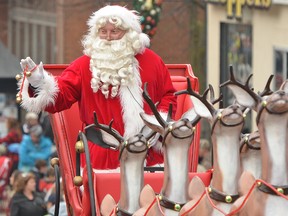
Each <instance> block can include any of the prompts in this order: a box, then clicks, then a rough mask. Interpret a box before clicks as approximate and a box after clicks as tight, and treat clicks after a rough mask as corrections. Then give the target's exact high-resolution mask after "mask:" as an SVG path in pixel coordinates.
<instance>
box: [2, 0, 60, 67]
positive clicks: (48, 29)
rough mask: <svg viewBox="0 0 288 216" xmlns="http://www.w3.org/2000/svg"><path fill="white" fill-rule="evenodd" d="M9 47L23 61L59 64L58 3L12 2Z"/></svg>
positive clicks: (28, 0) (10, 7)
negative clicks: (57, 36)
mask: <svg viewBox="0 0 288 216" xmlns="http://www.w3.org/2000/svg"><path fill="white" fill-rule="evenodd" d="M8 47H9V49H10V50H11V51H12V53H13V54H14V55H15V56H16V57H18V58H19V59H22V58H25V57H27V56H30V57H31V58H32V59H33V60H34V61H35V62H40V61H43V62H45V63H55V62H56V52H57V50H56V5H55V1H39V0H21V1H19V0H12V1H9V18H8Z"/></svg>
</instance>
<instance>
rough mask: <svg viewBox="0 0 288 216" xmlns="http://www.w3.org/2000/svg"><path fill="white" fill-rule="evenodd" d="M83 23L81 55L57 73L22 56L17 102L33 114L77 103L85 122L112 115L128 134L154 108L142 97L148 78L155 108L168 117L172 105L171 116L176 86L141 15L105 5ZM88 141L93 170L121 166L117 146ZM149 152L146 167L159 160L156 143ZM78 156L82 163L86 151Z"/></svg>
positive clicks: (106, 121) (135, 130) (105, 119)
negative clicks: (152, 47) (154, 48)
mask: <svg viewBox="0 0 288 216" xmlns="http://www.w3.org/2000/svg"><path fill="white" fill-rule="evenodd" d="M87 23H88V26H89V30H88V33H87V34H86V35H85V36H84V38H83V40H82V45H83V47H84V50H83V53H84V55H83V56H81V57H79V58H77V59H76V60H75V61H73V62H72V63H71V64H70V65H69V66H68V67H67V68H66V69H65V70H64V71H63V72H62V73H61V75H60V76H57V77H55V76H52V75H50V74H49V73H48V72H47V71H45V70H44V68H43V64H42V62H41V63H40V64H39V65H36V64H35V62H34V61H33V60H32V59H31V58H30V57H27V58H25V59H22V60H21V62H20V65H21V68H22V70H23V74H26V71H27V72H28V71H29V72H31V74H30V73H29V76H23V77H22V79H21V80H19V83H18V85H19V89H20V87H21V86H22V87H23V88H21V92H19V93H20V95H21V106H22V107H23V108H24V109H26V110H29V111H33V112H36V113H39V112H41V111H43V110H45V111H47V112H50V113H55V112H60V111H62V110H65V109H69V108H70V107H71V106H72V104H74V103H75V102H78V106H79V112H80V113H79V114H80V119H81V120H82V122H83V125H84V126H85V125H89V124H92V123H94V116H93V113H94V112H96V114H97V117H98V121H99V123H101V124H106V125H109V123H110V121H111V120H114V123H113V128H114V129H116V130H117V131H118V132H119V133H120V134H121V135H123V136H124V138H128V137H131V136H133V135H135V134H137V133H139V132H140V130H141V128H142V127H143V126H144V122H143V120H142V119H141V117H140V115H139V113H142V112H146V113H148V114H151V113H152V112H151V110H150V108H149V106H148V104H147V103H146V102H144V99H143V97H142V93H143V88H144V84H145V83H147V84H148V85H147V91H148V93H149V95H150V97H151V99H152V100H153V102H154V103H158V105H157V109H158V111H159V112H160V113H161V115H162V116H163V117H164V118H166V116H167V113H168V110H169V105H170V104H172V107H173V112H172V113H173V114H172V118H173V117H174V114H175V111H176V106H177V104H176V96H175V95H174V93H175V89H174V87H173V85H172V82H171V78H170V74H169V72H168V69H167V67H166V65H165V64H164V62H163V60H162V59H161V57H160V56H158V55H157V54H156V53H155V52H153V51H152V50H150V49H149V48H148V46H149V44H150V39H149V37H148V36H147V35H146V34H144V33H142V30H141V24H140V16H139V15H138V14H137V13H136V12H135V11H131V10H129V9H127V8H126V7H121V6H118V5H108V6H105V7H103V8H101V9H99V10H98V11H96V12H94V13H93V14H92V15H91V16H90V18H89V20H88V22H87ZM23 82H24V83H23ZM22 83H23V85H22ZM155 140H157V139H155ZM96 144H97V143H96ZM88 145H89V150H90V157H91V163H92V167H93V168H94V169H102V170H103V169H116V168H118V167H119V160H118V157H119V151H114V150H111V149H106V148H102V147H100V146H98V145H95V144H94V143H92V142H91V141H89V143H88ZM148 155H149V157H147V159H146V165H147V166H152V165H156V164H161V163H163V155H162V153H161V151H160V150H159V148H158V149H157V148H150V149H149V152H148ZM81 159H82V164H81V165H82V166H83V165H85V164H84V163H85V160H84V154H82V158H81Z"/></svg>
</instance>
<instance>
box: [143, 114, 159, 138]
mask: <svg viewBox="0 0 288 216" xmlns="http://www.w3.org/2000/svg"><path fill="white" fill-rule="evenodd" d="M140 116H141V118H142V119H143V121H144V123H145V124H146V125H147V126H148V127H149V128H151V129H152V130H153V131H156V132H158V133H160V134H163V133H164V128H163V127H162V126H161V125H160V123H159V122H158V121H157V119H156V118H155V116H154V115H148V114H146V113H140Z"/></svg>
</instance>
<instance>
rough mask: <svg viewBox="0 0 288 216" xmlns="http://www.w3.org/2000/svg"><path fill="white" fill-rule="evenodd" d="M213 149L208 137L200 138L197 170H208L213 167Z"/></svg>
mask: <svg viewBox="0 0 288 216" xmlns="http://www.w3.org/2000/svg"><path fill="white" fill-rule="evenodd" d="M211 149H212V147H211V143H210V142H209V141H208V140H207V139H200V146H199V157H198V167H197V172H205V171H206V170H208V169H211V168H212V164H211V159H212V158H211V157H212V152H211Z"/></svg>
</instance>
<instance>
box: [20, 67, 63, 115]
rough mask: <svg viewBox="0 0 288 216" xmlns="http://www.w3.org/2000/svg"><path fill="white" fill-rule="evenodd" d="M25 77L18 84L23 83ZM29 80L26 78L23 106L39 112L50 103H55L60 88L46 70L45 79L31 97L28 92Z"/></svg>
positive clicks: (30, 110) (23, 90)
mask: <svg viewBox="0 0 288 216" xmlns="http://www.w3.org/2000/svg"><path fill="white" fill-rule="evenodd" d="M22 81H23V79H21V80H19V82H18V86H19V90H20V86H21V85H22ZM28 89H29V82H28V80H27V79H25V81H24V84H23V89H22V102H21V107H22V108H23V109H25V110H27V111H29V112H35V113H39V112H41V111H43V110H44V109H45V107H47V106H48V105H50V104H53V105H54V103H55V98H56V96H57V93H58V92H59V88H58V85H57V82H56V80H55V78H54V77H53V76H52V75H51V76H50V75H48V73H47V72H46V71H44V79H43V82H42V84H41V85H40V86H39V88H37V89H36V90H35V97H30V96H29V93H28Z"/></svg>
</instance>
